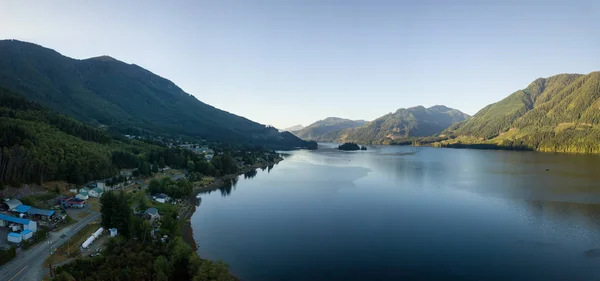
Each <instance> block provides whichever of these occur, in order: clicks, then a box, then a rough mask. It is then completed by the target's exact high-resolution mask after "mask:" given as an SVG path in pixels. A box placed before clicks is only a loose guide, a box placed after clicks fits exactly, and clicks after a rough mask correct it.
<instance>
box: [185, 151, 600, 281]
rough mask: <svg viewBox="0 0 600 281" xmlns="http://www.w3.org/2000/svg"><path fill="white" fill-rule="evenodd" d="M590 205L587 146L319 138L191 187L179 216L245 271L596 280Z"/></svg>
mask: <svg viewBox="0 0 600 281" xmlns="http://www.w3.org/2000/svg"><path fill="white" fill-rule="evenodd" d="M410 151H416V153H415V154H410V155H406V154H404V155H403V154H402V153H406V152H410ZM546 169H548V170H546ZM596 204H600V157H598V156H577V155H561V154H544V153H531V152H507V151H482V150H457V149H435V148H413V147H380V148H373V149H371V150H369V151H366V152H338V151H336V150H335V149H327V148H321V149H320V150H319V151H315V152H311V151H296V152H292V153H291V154H290V155H289V156H287V157H286V159H285V160H284V161H282V162H281V163H279V164H278V165H276V166H275V167H273V168H272V169H266V170H264V171H263V170H260V169H259V170H258V171H257V172H256V173H250V174H247V175H245V176H240V178H239V180H238V181H237V182H236V183H234V184H233V186H230V187H229V188H224V189H222V190H220V191H216V192H212V193H210V194H205V195H203V196H202V203H201V205H200V206H199V207H198V209H197V211H196V213H195V214H194V216H193V217H192V226H193V229H194V237H195V239H196V241H197V243H198V247H199V249H198V252H199V254H200V255H201V256H202V257H206V258H209V259H221V260H224V261H225V262H227V263H228V264H229V265H230V266H231V270H232V272H233V273H234V274H235V275H236V276H238V277H239V278H241V279H242V280H248V281H270V280H278V281H279V280H400V279H401V278H405V280H561V281H562V280H600V254H597V253H600V250H597V251H594V250H593V249H600V205H596ZM590 250H591V251H590ZM586 252H587V254H586Z"/></svg>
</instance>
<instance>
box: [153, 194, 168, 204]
mask: <svg viewBox="0 0 600 281" xmlns="http://www.w3.org/2000/svg"><path fill="white" fill-rule="evenodd" d="M152 198H154V200H156V202H159V203H167V202H169V196H168V195H166V194H164V193H160V194H157V195H155V196H153V197H152Z"/></svg>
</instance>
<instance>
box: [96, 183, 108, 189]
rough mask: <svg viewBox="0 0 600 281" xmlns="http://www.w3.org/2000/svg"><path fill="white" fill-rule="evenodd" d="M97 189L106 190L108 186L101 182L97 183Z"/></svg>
mask: <svg viewBox="0 0 600 281" xmlns="http://www.w3.org/2000/svg"><path fill="white" fill-rule="evenodd" d="M96 187H97V188H100V189H102V190H104V188H105V187H106V185H105V184H104V182H101V181H99V182H97V183H96Z"/></svg>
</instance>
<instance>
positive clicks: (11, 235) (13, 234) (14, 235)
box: [8, 232, 21, 238]
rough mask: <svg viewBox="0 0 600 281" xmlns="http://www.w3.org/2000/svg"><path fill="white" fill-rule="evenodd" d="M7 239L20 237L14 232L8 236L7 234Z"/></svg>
mask: <svg viewBox="0 0 600 281" xmlns="http://www.w3.org/2000/svg"><path fill="white" fill-rule="evenodd" d="M8 237H14V238H19V237H21V234H19V233H14V232H11V233H9V234H8Z"/></svg>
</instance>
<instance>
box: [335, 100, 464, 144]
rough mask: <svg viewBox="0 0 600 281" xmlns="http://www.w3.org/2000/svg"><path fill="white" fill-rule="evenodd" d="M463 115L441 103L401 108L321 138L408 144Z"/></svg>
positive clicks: (435, 132)
mask: <svg viewBox="0 0 600 281" xmlns="http://www.w3.org/2000/svg"><path fill="white" fill-rule="evenodd" d="M467 118H469V115H467V114H465V113H462V112H461V111H459V110H457V109H452V108H449V107H446V106H443V105H436V106H432V107H430V108H425V107H423V106H416V107H411V108H401V109H398V110H397V111H396V112H394V113H389V114H386V115H384V116H381V117H379V118H377V119H375V120H373V121H371V122H369V123H367V124H365V125H364V126H361V127H357V128H351V129H346V130H341V131H337V132H332V133H329V134H326V135H325V136H323V140H325V141H336V142H356V143H362V144H368V143H369V144H402V143H407V142H408V143H410V142H411V141H413V140H415V139H417V138H419V137H428V136H432V135H436V134H439V133H440V132H442V131H443V130H444V129H446V128H448V127H449V126H450V125H452V124H454V123H456V122H460V121H463V120H465V119H467Z"/></svg>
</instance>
